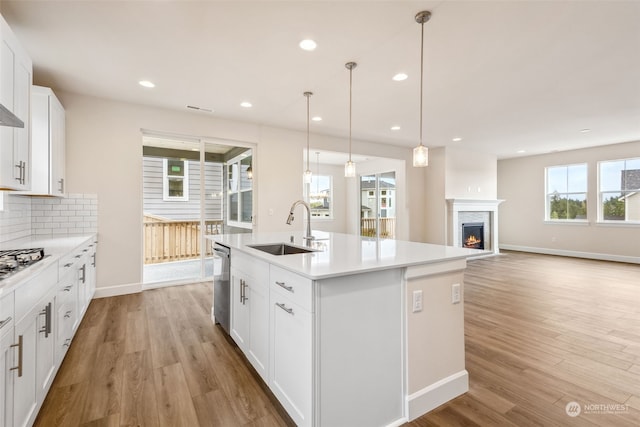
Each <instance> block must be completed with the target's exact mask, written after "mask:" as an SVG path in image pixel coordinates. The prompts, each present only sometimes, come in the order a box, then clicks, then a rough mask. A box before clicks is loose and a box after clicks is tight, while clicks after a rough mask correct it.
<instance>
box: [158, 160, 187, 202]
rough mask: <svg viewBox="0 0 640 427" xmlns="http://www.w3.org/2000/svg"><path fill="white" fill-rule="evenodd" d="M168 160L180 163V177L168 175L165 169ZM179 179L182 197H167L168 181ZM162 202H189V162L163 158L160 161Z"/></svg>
mask: <svg viewBox="0 0 640 427" xmlns="http://www.w3.org/2000/svg"><path fill="white" fill-rule="evenodd" d="M169 160H172V161H178V162H182V165H183V167H182V176H179V175H169V173H168V171H167V168H168V167H169ZM176 178H177V179H181V180H182V196H180V197H176V196H170V195H169V179H176ZM162 200H163V201H165V202H188V201H189V161H188V160H183V159H176V158H167V157H165V158H163V159H162Z"/></svg>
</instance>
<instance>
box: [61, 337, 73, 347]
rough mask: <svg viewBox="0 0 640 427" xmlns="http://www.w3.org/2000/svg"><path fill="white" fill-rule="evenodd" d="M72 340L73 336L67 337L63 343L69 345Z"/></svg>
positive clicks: (65, 345)
mask: <svg viewBox="0 0 640 427" xmlns="http://www.w3.org/2000/svg"><path fill="white" fill-rule="evenodd" d="M70 342H71V338H67V339H66V340H64V344H62V345H63V346H64V347H69V343H70Z"/></svg>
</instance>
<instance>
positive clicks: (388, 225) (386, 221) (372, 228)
mask: <svg viewBox="0 0 640 427" xmlns="http://www.w3.org/2000/svg"><path fill="white" fill-rule="evenodd" d="M360 234H361V235H362V236H368V237H375V235H376V219H375V218H360ZM395 236H396V219H395V218H380V237H384V238H386V239H393V238H395Z"/></svg>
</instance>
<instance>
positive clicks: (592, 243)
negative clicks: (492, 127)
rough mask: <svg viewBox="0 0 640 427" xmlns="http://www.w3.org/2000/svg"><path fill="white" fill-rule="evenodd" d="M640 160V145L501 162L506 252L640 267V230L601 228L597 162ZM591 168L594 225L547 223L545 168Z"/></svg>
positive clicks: (589, 202)
mask: <svg viewBox="0 0 640 427" xmlns="http://www.w3.org/2000/svg"><path fill="white" fill-rule="evenodd" d="M638 156H640V141H638V142H630V143H625V144H615V145H608V146H601V147H594V148H588V149H583V150H572V151H565V152H560V153H552V154H545V155H540V156H530V157H522V158H515V159H507V160H500V161H498V198H500V199H506V201H505V202H504V203H502V204H501V205H500V208H499V209H500V211H499V212H500V224H499V230H500V247H502V248H510V249H521V250H523V249H524V250H531V251H536V252H543V253H556V254H565V255H577V256H580V255H582V256H589V257H595V258H604V259H618V260H627V261H634V260H635V261H634V262H640V244H639V243H638V242H640V225H626V226H625V225H619V224H614V225H609V224H598V223H597V204H598V194H597V186H598V181H597V168H598V165H597V162H598V161H601V160H615V159H622V158H629V157H638ZM573 163H587V167H588V174H589V175H588V186H589V187H588V193H587V217H588V223H586V224H581V225H576V224H568V223H557V222H555V223H548V222H545V221H544V220H545V167H547V166H556V165H564V164H573Z"/></svg>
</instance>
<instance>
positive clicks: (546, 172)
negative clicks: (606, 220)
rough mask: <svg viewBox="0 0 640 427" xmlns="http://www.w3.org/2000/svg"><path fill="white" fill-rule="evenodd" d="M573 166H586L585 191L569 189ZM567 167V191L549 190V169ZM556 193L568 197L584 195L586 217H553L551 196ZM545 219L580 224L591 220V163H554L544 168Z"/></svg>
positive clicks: (546, 220) (553, 221)
mask: <svg viewBox="0 0 640 427" xmlns="http://www.w3.org/2000/svg"><path fill="white" fill-rule="evenodd" d="M572 166H584V167H585V176H584V178H585V183H586V188H585V191H569V188H570V181H569V173H568V171H569V168H570V167H572ZM558 168H565V169H566V171H567V173H566V180H567V182H566V185H567V191H566V192H562V193H561V192H557V191H554V192H551V191H550V190H549V171H550V170H551V169H558ZM554 195H561V196H565V197H566V198H567V199H569V198H570V196H572V195H584V203H585V204H586V208H585V217H584V218H579V219H578V218H574V219H571V218H551V197H552V196H554ZM544 199H545V200H544V221H545V222H548V223H561V224H580V223H588V222H589V164H588V163H586V162H583V163H571V164H566V165H554V166H547V167H545V168H544Z"/></svg>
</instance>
